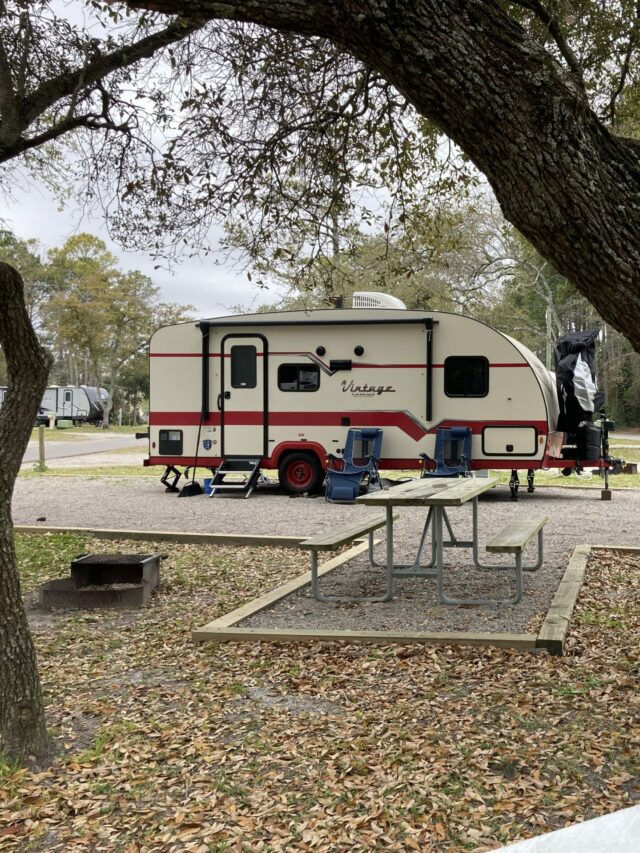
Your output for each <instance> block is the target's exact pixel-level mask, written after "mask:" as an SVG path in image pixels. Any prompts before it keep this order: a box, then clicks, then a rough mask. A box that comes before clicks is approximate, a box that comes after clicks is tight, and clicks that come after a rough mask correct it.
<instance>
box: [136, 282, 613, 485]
mask: <svg viewBox="0 0 640 853" xmlns="http://www.w3.org/2000/svg"><path fill="white" fill-rule="evenodd" d="M390 304H391V305H392V307H388V306H389V305H390ZM361 305H364V306H365V307H359V306H361ZM149 355H150V359H149V362H150V406H149V458H148V460H146V462H145V464H146V465H162V466H165V468H168V467H169V466H173V467H174V468H175V467H176V466H180V465H181V466H184V467H186V468H188V467H191V466H194V465H198V466H202V467H210V468H211V469H212V470H213V469H216V468H218V466H220V465H221V463H223V462H226V461H227V460H239V459H253V460H259V465H260V467H261V468H270V469H274V468H277V469H278V471H279V478H280V482H281V484H282V485H283V486H284V487H285V488H286V489H287V490H288V491H290V492H292V493H295V492H303V491H311V490H313V489H314V488H317V487H318V486H319V484H320V483H321V482H322V479H323V476H324V469H325V468H326V457H327V455H328V454H332V455H334V456H339V455H340V453H341V451H342V448H343V447H344V444H345V439H346V435H347V431H348V429H349V427H379V428H381V429H382V430H383V431H384V434H383V441H382V459H381V461H380V468H381V469H406V468H409V469H415V468H417V467H419V465H420V461H419V458H420V454H423V453H425V454H427V455H429V456H433V455H434V448H435V437H436V432H437V430H438V429H439V428H448V427H453V426H466V427H468V428H470V429H471V432H472V453H471V457H472V458H471V469H472V470H476V471H477V470H482V469H510V470H512V471H514V472H515V470H516V469H528V470H529V471H530V472H533V471H534V470H536V469H540V468H546V467H558V468H571V467H580V461H581V460H580V459H579V458H578V457H577V456H576V453H575V452H570V453H567V452H566V447H563V445H565V442H566V438H567V436H566V434H565V432H564V431H563V428H562V426H560V427H559V416H560V403H559V396H558V390H557V388H556V380H555V376H554V374H552V373H550V372H549V371H548V370H547V369H546V368H545V366H544V365H543V364H542V362H541V361H540V360H539V359H538V358H537V356H535V355H534V354H533V353H532V352H531V351H530V350H529V349H527V347H525V346H523V344H521V343H519V342H518V341H516V340H514V339H513V338H510V337H509V336H508V335H505V334H502V333H501V332H499V331H497V330H496V329H493V328H491V327H490V326H487V325H486V324H484V323H482V322H480V321H478V320H474V319H471V318H469V317H464V316H461V315H458V314H450V313H444V312H436V311H434V312H429V311H413V310H406V309H404V307H403V306H402V303H400V302H399V300H395V299H394V298H393V297H387V296H386V295H384V294H355V296H354V307H353V308H351V309H321V310H314V311H285V312H276V313H271V314H249V315H238V316H227V317H218V318H214V319H209V320H201V321H200V322H197V323H193V322H190V323H181V324H178V325H175V326H167V327H164V328H161V329H159V330H158V331H157V332H156V333H155V334H154V335H153V337H152V338H151V342H150V352H149ZM597 455H598V457H600V455H601V454H600V453H599V452H598V454H597ZM589 458H591V459H592V458H594V457H593V455H591V456H590V457H589ZM600 461H602V460H600ZM591 464H594V463H593V462H591ZM596 464H597V463H596ZM531 476H533V475H531ZM516 481H517V478H516Z"/></svg>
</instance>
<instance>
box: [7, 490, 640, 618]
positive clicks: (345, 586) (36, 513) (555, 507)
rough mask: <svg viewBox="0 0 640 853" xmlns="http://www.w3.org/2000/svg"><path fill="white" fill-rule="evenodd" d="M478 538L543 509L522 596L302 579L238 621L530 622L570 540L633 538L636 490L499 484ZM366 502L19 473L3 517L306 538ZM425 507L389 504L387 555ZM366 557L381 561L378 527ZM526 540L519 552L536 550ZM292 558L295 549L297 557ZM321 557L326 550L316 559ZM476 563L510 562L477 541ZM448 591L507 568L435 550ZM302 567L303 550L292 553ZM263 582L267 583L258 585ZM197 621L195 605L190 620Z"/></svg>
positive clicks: (464, 524)
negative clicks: (394, 508) (313, 584)
mask: <svg viewBox="0 0 640 853" xmlns="http://www.w3.org/2000/svg"><path fill="white" fill-rule="evenodd" d="M479 507H480V508H479V521H480V535H481V542H482V541H484V540H485V539H487V538H488V537H489V536H491V535H493V534H495V533H497V532H498V531H499V530H500V529H501V528H502V527H503V526H504V525H505V524H507V523H508V522H509V521H511V520H512V519H513V518H515V517H517V516H522V517H527V516H528V515H529V514H532V513H535V514H540V513H541V514H544V515H548V516H549V523H548V524H547V526H546V528H545V536H544V548H545V560H544V564H543V566H542V568H541V569H539V570H538V571H537V572H534V573H525V578H524V589H525V591H524V595H523V598H522V601H521V602H520V604H518V605H516V606H507V605H498V606H443V605H438V604H437V603H436V594H435V579H433V578H429V579H422V578H420V579H410V578H407V579H399V580H396V586H395V594H394V600H393V601H392V602H387V603H384V604H339V603H330V604H329V603H320V602H316V601H315V600H314V599H313V598H312V597H311V595H310V590H309V587H308V586H307V587H304V588H303V589H302V590H300V591H299V592H298V593H294V594H292V595H290V596H288V597H287V598H285V599H283V600H281V601H280V602H278V603H277V604H276V605H274V606H273V607H271V608H269V609H268V610H265V611H261V612H260V613H258V614H256V615H255V616H253V617H251V618H250V619H249V620H245V621H244V622H243V623H242V626H243V627H267V628H318V629H334V630H376V631H394V630H396V631H473V632H484V631H489V632H524V631H527V630H536V629H537V627H538V625H539V623H540V621H541V620H542V618H543V615H544V614H545V613H546V611H547V609H548V607H549V605H550V603H551V600H552V598H553V595H554V593H555V591H556V589H557V587H558V583H559V581H560V579H561V577H562V575H563V573H564V570H565V568H566V565H567V562H568V559H569V557H570V555H571V552H572V550H573V548H574V547H575V546H576V545H578V544H581V543H589V544H608V545H613V544H615V545H633V546H640V529H639V526H638V519H639V518H640V512H639V510H640V491H637V490H624V491H616V492H614V494H613V500H611V501H601V500H600V491H599V490H598V489H557V488H547V487H544V488H539V489H537V490H536V492H535V493H534V494H533V495H529V494H526V492H525V493H523V494H522V495H521V497H520V499H519V501H518V502H517V503H515V502H513V501H511V499H510V497H509V490H508V488H507V487H505V486H498V487H497V488H496V489H494V490H493V491H492V492H490V493H488V494H485V495H483V496H482V497H481V498H480V504H479ZM377 513H378V510H374V509H372V508H371V507H366V506H355V505H342V504H330V503H327V502H326V501H325V500H324V499H323V498H322V497H317V498H305V497H296V498H291V497H289V496H287V495H284V494H281V493H278V492H274V491H265V492H256V493H254V494H253V495H252V496H251V497H250V498H249V499H248V500H245V499H242V498H224V497H218V498H213V499H210V498H208V497H206V496H204V495H201V496H197V497H191V498H180V497H178V496H177V495H176V494H171V493H166V492H165V491H164V489H163V487H162V486H161V485H160V484H159V483H158V482H156V481H153V480H149V479H146V478H145V479H143V478H140V479H126V480H118V479H115V478H114V479H111V478H87V477H68V478H66V477H65V478H58V477H56V478H50V479H48V478H37V479H36V478H28V479H27V478H24V479H19V480H18V481H17V483H16V488H15V493H14V498H13V520H14V523H15V524H17V525H21V524H29V525H33V524H36V523H38V520H39V519H42V518H44V519H45V521H43V522H41V523H42V525H43V526H56V527H67V526H68V527H96V528H109V529H122V530H158V531H160V530H174V531H195V532H199V533H240V534H254V535H261V534H262V535H264V534H271V535H274V534H279V535H289V536H311V535H313V534H315V533H319V532H321V531H323V530H325V529H327V528H329V527H335V526H341V525H343V524H348V523H349V522H353V521H354V520H355V519H359V518H366V517H368V516H371V515H374V514H377ZM448 514H449V518H450V520H451V523H452V525H453V529H454V531H455V534H456V536H458V537H459V538H461V539H467V538H470V537H471V505H470V504H469V505H467V506H463V507H459V508H455V509H450V510H448ZM425 517H426V510H425V509H423V508H421V507H407V508H404V509H402V510H400V518H399V519H398V521H397V522H396V523H395V525H394V538H395V544H396V551H395V554H396V561H399V562H400V561H401V562H412V561H413V559H414V556H415V550H416V547H417V543H418V541H419V538H420V534H421V532H422V527H423V524H424V520H425ZM378 534H379V538H382V540H383V541H382V542H381V544H380V545H379V546H378V547H377V549H376V559H377V560H378V561H379V562H382V561H384V559H385V551H384V533H383V532H381V531H378ZM535 550H536V549H535V538H534V541H533V543H532V545H531V546H530V547H529V549H528V551H527V552H525V565H526V563H527V559H526V558H527V557H529V560H528V561H530V562H532V561H533V559H534V558H535ZM301 556H302V555H301ZM330 556H331V555H330V554H329V555H327V559H328V558H329V557H330ZM481 559H482V560H483V561H485V562H490V563H495V562H504V563H510V558H506V559H505V558H502V557H500V558H497V559H496V556H495V555H489V554H486V553H485V552H484V550H483V549H482V548H481ZM445 561H446V566H447V569H446V580H445V588H446V592H447V594H449V595H451V596H455V597H466V596H469V595H477V596H487V597H493V596H496V597H502V596H506V595H508V594H509V591H510V590H511V588H512V584H513V577H514V572H513V570H510V571H501V572H486V573H485V572H479V571H477V570H473V569H470V568H469V563H470V551H468V550H466V549H465V550H457V549H447V550H446V551H445ZM301 565H302V566H306V565H308V556H307V555H306V554H305V555H304V556H303V557H302V559H301ZM383 572H384V570H383V569H371V568H369V566H368V561H367V557H366V555H362V556H359V557H357V558H356V559H354V560H353V561H351V562H350V563H348V564H346V565H345V566H342V567H340V568H338V569H336V570H335V571H334V572H331V573H330V574H328V575H327V576H325V577H324V578H322V579H321V581H320V583H321V589H322V591H323V592H325V593H328V594H345V593H346V594H367V595H375V594H378V593H380V592H381V591H382V583H381V582H382V579H383ZM264 591H265V592H267V591H268V590H267V589H265V590H264ZM194 624H197V614H196V615H195V618H194Z"/></svg>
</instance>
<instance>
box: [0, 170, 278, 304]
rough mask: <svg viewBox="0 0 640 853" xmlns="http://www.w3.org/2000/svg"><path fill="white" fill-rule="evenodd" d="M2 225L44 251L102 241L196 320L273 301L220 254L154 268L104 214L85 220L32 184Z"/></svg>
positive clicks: (1, 207) (2, 215) (1, 213)
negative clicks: (79, 238) (119, 238)
mask: <svg viewBox="0 0 640 853" xmlns="http://www.w3.org/2000/svg"><path fill="white" fill-rule="evenodd" d="M0 222H1V224H2V227H5V228H8V229H9V230H11V231H13V233H14V234H15V235H16V236H17V237H19V238H20V239H22V240H29V239H32V238H33V239H36V240H38V241H39V242H40V243H41V244H42V245H43V247H44V248H45V249H50V248H53V247H60V246H62V244H63V243H64V242H65V240H67V239H68V238H69V237H71V236H72V235H73V234H77V233H81V232H87V233H89V234H93V235H94V236H96V237H100V238H101V239H102V240H104V241H105V243H106V244H107V246H108V248H109V250H110V251H111V252H112V253H113V254H114V255H116V257H117V258H119V260H120V266H121V269H122V270H123V272H129V271H131V270H140V272H143V273H144V274H145V275H148V276H149V277H150V278H151V279H152V280H153V282H154V283H155V284H156V285H158V286H159V287H160V291H161V299H162V301H163V302H179V303H181V304H191V305H194V306H195V308H196V311H195V313H196V316H197V317H216V316H221V315H223V314H229V313H231V309H232V307H233V306H236V305H242V306H244V307H245V308H246V310H247V311H250V310H251V309H252V307H255V304H257V302H268V301H272V299H273V297H271V298H270V294H268V293H266V294H263V293H260V292H258V290H257V289H256V288H255V287H254V286H253V285H252V284H251V283H250V282H249V281H248V280H247V276H246V273H245V272H243V271H242V270H240V269H238V268H235V269H234V267H233V265H232V264H231V263H228V262H227V263H225V262H224V259H223V258H222V256H221V255H220V256H212V255H209V256H208V257H203V258H202V259H199V258H190V259H186V260H184V261H182V263H179V264H175V266H174V268H173V269H172V270H171V271H168V270H166V269H154V266H155V265H156V264H157V263H158V262H157V261H155V260H153V259H152V258H151V257H150V256H148V255H146V254H144V253H141V252H125V251H123V250H122V249H121V248H120V247H119V246H117V245H116V244H115V243H113V242H112V241H111V240H109V237H108V235H107V233H106V229H105V226H104V220H103V219H102V217H101V216H100V215H99V214H97V213H96V214H94V215H93V216H92V217H91V218H88V217H87V216H84V217H82V216H81V214H80V213H79V212H78V210H77V209H76V208H75V206H74V205H73V203H69V205H68V206H67V207H65V209H64V210H59V209H58V205H57V204H56V202H55V201H54V200H53V199H52V197H51V196H50V195H49V194H48V193H47V192H46V191H43V190H41V189H39V188H38V189H36V188H35V186H33V185H31V186H23V189H21V190H17V189H16V190H15V192H14V199H12V200H6V199H1V200H0ZM213 236H215V235H213ZM236 267H237V265H236Z"/></svg>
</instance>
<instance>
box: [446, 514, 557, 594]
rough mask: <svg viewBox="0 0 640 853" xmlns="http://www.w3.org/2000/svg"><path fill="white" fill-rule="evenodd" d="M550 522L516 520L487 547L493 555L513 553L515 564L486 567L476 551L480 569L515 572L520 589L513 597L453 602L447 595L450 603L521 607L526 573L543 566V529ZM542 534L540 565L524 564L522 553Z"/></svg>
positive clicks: (539, 518) (535, 518) (543, 518)
mask: <svg viewBox="0 0 640 853" xmlns="http://www.w3.org/2000/svg"><path fill="white" fill-rule="evenodd" d="M548 521H549V517H548V516H547V515H534V516H530V517H529V518H516V519H514V520H513V521H510V522H509V523H508V524H507V525H506V526H505V527H503V528H502V530H500V531H499V532H498V533H496V534H495V536H493V537H492V538H491V539H490V540H489V541H488V542H487V544H486V545H485V548H486V550H487V551H488V552H489V553H492V554H513V555H514V561H515V565H506V564H505V565H493V566H487V565H483V564H482V563H481V562H480V560H479V559H478V552H477V547H475V548H474V553H473V561H474V564H475V565H476V567H477V568H479V569H487V570H489V571H496V570H497V571H500V570H510V569H515V572H516V588H515V592H514V594H513V595H512V596H509V597H508V598H499V599H496V598H484V599H483V598H466V599H452V598H449V597H447V596H445V603H446V604H518V602H519V601H520V599H521V598H522V592H523V588H524V584H523V579H522V573H523V572H535V571H537V570H538V569H539V568H540V566H541V565H542V562H543V559H544V545H543V529H544V526H545V524H546V523H547V522H548ZM536 533H537V534H538V556H537V559H536V562H535V563H534V564H533V565H531V566H523V565H522V554H523V551H524V550H525V548H526V547H527V545H528V544H529V542H530V541H531V540H532V539H533V537H534V536H535V535H536Z"/></svg>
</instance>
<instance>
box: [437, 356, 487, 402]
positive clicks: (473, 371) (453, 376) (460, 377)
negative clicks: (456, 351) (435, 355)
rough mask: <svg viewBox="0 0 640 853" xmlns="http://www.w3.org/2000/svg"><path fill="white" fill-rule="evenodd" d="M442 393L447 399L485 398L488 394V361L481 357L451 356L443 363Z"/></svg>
mask: <svg viewBox="0 0 640 853" xmlns="http://www.w3.org/2000/svg"><path fill="white" fill-rule="evenodd" d="M444 393H445V394H446V395H447V397H486V396H487V394H488V393H489V361H488V359H486V358H485V357H484V356H483V355H451V356H449V358H446V359H445V361H444Z"/></svg>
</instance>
